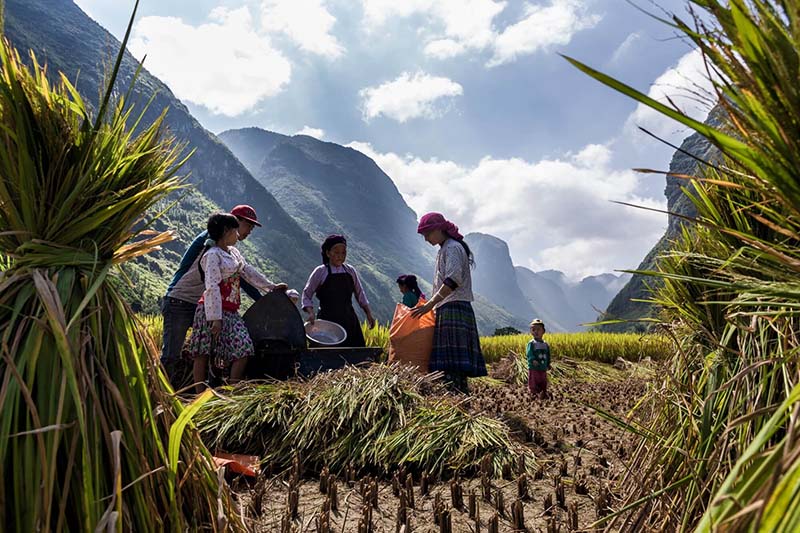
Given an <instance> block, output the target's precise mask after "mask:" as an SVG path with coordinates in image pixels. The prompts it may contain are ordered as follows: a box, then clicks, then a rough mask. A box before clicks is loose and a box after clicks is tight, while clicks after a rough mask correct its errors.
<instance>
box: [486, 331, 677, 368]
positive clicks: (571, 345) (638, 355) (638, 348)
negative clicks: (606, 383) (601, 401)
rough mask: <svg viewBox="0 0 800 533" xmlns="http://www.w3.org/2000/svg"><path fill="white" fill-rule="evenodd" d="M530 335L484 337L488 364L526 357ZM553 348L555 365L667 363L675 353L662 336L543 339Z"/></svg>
mask: <svg viewBox="0 0 800 533" xmlns="http://www.w3.org/2000/svg"><path fill="white" fill-rule="evenodd" d="M530 340H531V336H530V335H525V334H522V335H499V336H496V337H481V349H482V350H483V356H484V357H485V358H486V362H487V363H494V362H496V361H498V360H499V359H501V358H502V357H505V356H506V355H508V354H509V353H510V352H514V353H518V354H524V353H525V346H526V345H527V343H528V341H530ZM544 340H545V341H546V342H547V343H548V344H549V345H550V351H551V353H552V356H553V361H556V360H558V359H564V358H569V359H579V360H586V361H599V362H601V363H614V362H615V361H616V360H617V358H618V357H622V358H623V359H626V360H628V361H640V360H643V359H647V358H648V357H649V358H650V359H652V360H654V361H660V360H664V359H667V358H668V357H670V356H672V354H673V353H674V348H673V345H672V342H671V341H670V339H669V338H668V337H666V336H663V335H656V334H647V335H639V334H635V333H599V332H581V333H550V334H547V335H545V336H544Z"/></svg>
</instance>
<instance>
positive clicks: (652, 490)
mask: <svg viewBox="0 0 800 533" xmlns="http://www.w3.org/2000/svg"><path fill="white" fill-rule="evenodd" d="M689 5H690V6H692V8H693V9H694V10H695V11H694V12H693V13H692V14H693V15H694V17H693V18H694V21H693V22H694V23H693V24H692V25H691V26H690V25H689V24H687V23H686V22H684V21H683V20H682V19H680V18H679V17H673V18H672V20H669V21H665V22H667V23H668V24H670V25H671V26H672V27H673V28H675V29H676V30H678V31H679V32H681V33H683V35H685V36H686V38H687V39H689V40H690V41H692V42H693V44H694V45H695V46H697V47H698V48H699V49H700V50H701V51H702V53H703V55H704V57H705V58H706V63H707V69H708V72H709V75H710V80H711V82H712V83H713V86H714V90H715V93H716V97H717V99H718V107H719V109H720V112H721V113H723V114H724V116H725V117H726V118H727V121H726V123H725V124H724V125H723V126H722V127H719V128H714V127H712V126H709V125H706V124H703V123H700V122H698V121H696V120H694V119H692V118H690V117H688V116H686V115H684V114H683V113H681V112H680V110H677V109H675V108H673V107H670V106H667V105H665V104H661V103H659V102H656V101H654V100H652V99H650V98H649V97H648V96H646V95H644V94H642V93H640V92H637V91H636V90H634V89H632V88H630V87H628V86H626V85H624V84H622V83H620V82H618V81H616V80H614V79H612V78H610V77H608V76H606V75H604V74H602V73H599V72H597V71H595V70H593V69H591V68H590V67H587V66H586V65H583V64H581V63H579V62H577V61H574V60H571V61H572V62H573V63H574V64H575V65H576V66H577V67H578V68H580V69H581V70H583V71H584V72H586V73H588V74H589V75H591V76H593V77H595V78H597V79H598V80H600V81H602V82H603V83H605V84H607V85H609V86H611V87H612V88H614V89H616V90H619V91H621V92H622V93H624V94H626V95H628V96H630V97H632V98H634V99H636V100H638V101H639V102H641V103H643V104H645V105H648V106H650V107H652V108H653V109H656V110H658V111H660V112H662V113H663V114H665V115H667V116H669V117H672V118H674V119H675V120H677V121H678V122H681V123H683V124H684V125H687V126H689V127H691V128H692V129H694V130H695V131H697V132H699V133H701V134H702V135H704V136H705V137H706V138H707V139H709V141H710V142H711V143H712V144H713V145H714V146H715V147H716V148H717V149H718V151H719V154H720V156H719V158H718V160H716V161H709V162H705V164H704V166H703V169H702V172H701V173H700V174H699V175H698V176H695V177H693V178H694V179H692V177H688V176H683V178H687V180H688V181H687V187H686V188H685V189H684V192H685V193H686V194H687V195H688V196H689V198H690V200H691V201H692V202H693V203H694V205H695V207H696V208H697V211H698V215H697V217H696V218H695V219H693V220H689V222H691V223H692V224H691V226H687V227H686V228H685V229H684V231H683V234H682V236H681V237H680V238H679V239H677V241H676V242H675V243H673V245H672V249H671V251H669V252H668V253H667V254H666V255H664V256H663V257H661V258H660V260H659V263H658V270H656V271H653V272H645V273H644V274H647V275H652V276H658V277H659V278H661V279H662V280H663V281H664V285H663V287H662V288H661V289H659V290H658V292H657V293H656V295H655V298H654V299H655V301H656V302H657V303H658V304H659V305H661V306H662V307H663V308H664V310H665V311H664V312H665V315H664V316H665V318H666V319H667V320H669V321H671V322H672V323H673V332H674V335H675V337H676V339H677V340H678V352H677V354H676V355H675V356H674V358H673V360H672V361H671V363H670V368H669V369H668V371H667V372H666V373H665V379H664V382H663V384H662V386H661V387H659V388H657V389H656V390H655V391H654V392H653V394H652V396H651V398H650V400H651V401H650V402H649V404H650V407H652V409H653V412H654V413H655V414H654V418H653V419H652V421H651V422H650V423H649V424H648V425H647V427H644V428H641V431H640V435H642V436H643V438H642V441H641V443H640V445H639V448H638V451H637V453H636V454H635V456H634V458H633V468H631V469H630V471H629V474H628V476H627V477H626V478H625V479H624V480H623V483H624V485H623V486H627V487H628V490H627V494H626V495H625V498H624V501H623V504H622V508H621V509H620V511H618V512H617V513H614V514H612V515H611V516H610V517H608V519H606V520H604V523H605V524H606V525H607V527H609V528H621V529H623V530H641V529H642V528H645V527H647V528H651V529H656V530H687V529H692V528H694V527H697V528H698V529H699V530H701V531H716V530H730V531H743V530H748V531H794V530H795V529H796V528H795V525H796V521H797V516H798V513H797V500H798V499H797V493H796V486H797V483H796V479H797V478H796V476H797V471H798V468H800V464H798V460H797V459H798V455H800V446H798V443H797V441H796V439H795V438H794V434H795V425H794V424H795V417H796V413H797V409H798V407H799V404H798V403H797V400H798V396H797V394H796V392H793V391H796V390H797V383H798V370H800V368H799V367H798V338H797V334H796V332H797V331H798V328H800V319H799V318H798V315H800V313H799V311H800V281H798V280H799V279H800V278H798V273H799V272H800V174H798V173H799V172H800V84H798V79H800V39H799V38H798V35H800V30H798V28H800V5H798V2H797V1H796V0H728V1H725V2H722V1H719V0H692V1H691V2H689ZM679 177H680V176H679Z"/></svg>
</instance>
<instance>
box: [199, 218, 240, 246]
mask: <svg viewBox="0 0 800 533" xmlns="http://www.w3.org/2000/svg"><path fill="white" fill-rule="evenodd" d="M206 229H207V230H208V238H209V239H212V240H214V241H215V242H216V243H217V244H218V245H220V246H232V245H234V244H236V241H238V240H239V233H238V230H239V219H237V218H236V217H235V216H233V215H231V214H230V213H214V214H213V215H211V216H210V217H208V224H206Z"/></svg>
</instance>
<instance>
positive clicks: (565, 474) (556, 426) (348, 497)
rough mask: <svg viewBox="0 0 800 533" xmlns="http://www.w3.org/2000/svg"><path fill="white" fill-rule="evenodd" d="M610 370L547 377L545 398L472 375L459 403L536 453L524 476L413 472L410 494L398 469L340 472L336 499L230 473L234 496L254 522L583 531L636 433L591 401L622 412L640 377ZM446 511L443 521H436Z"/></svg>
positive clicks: (259, 525) (316, 486) (279, 480)
mask: <svg viewBox="0 0 800 533" xmlns="http://www.w3.org/2000/svg"><path fill="white" fill-rule="evenodd" d="M609 370H613V369H611V368H609ZM496 377H503V376H496ZM614 377H615V380H614V381H608V382H603V381H597V380H593V381H592V382H586V381H573V382H567V383H564V382H560V383H557V384H553V383H551V388H550V392H551V398H550V399H546V400H539V399H534V398H532V397H531V396H530V395H528V393H527V392H526V391H525V389H524V387H521V386H516V385H510V384H508V383H507V382H504V381H501V380H496V379H495V380H492V379H487V380H471V383H470V387H471V396H470V397H469V398H468V399H465V400H464V402H465V403H464V405H465V406H466V407H467V408H468V409H470V410H471V411H473V412H476V413H482V414H486V415H490V416H493V417H497V418H499V419H501V420H504V421H506V422H507V423H508V424H509V426H510V427H511V428H512V430H513V431H514V438H515V439H517V441H518V442H520V443H523V444H524V445H525V446H528V447H530V449H531V450H532V451H533V453H534V454H535V457H536V464H534V465H525V466H526V467H527V472H528V474H526V475H524V476H520V474H519V471H520V470H519V468H522V465H520V466H519V467H518V469H516V470H517V471H514V472H506V473H505V475H504V478H503V479H488V477H485V476H484V477H483V479H481V476H480V474H477V475H475V474H473V475H472V476H471V479H458V480H430V481H429V483H428V486H427V487H426V488H423V487H422V486H421V480H420V479H419V478H418V477H412V479H411V487H412V491H413V500H414V501H413V502H410V501H408V500H409V498H408V496H407V495H408V494H409V493H408V491H407V490H404V489H403V488H401V487H405V486H406V484H405V483H404V482H403V480H402V479H401V478H398V481H395V482H392V481H389V480H372V479H371V478H365V479H358V480H353V481H351V482H350V483H346V482H343V481H341V480H340V481H337V482H336V490H335V492H336V496H335V498H334V500H335V502H334V501H332V499H331V497H330V496H329V495H328V494H330V492H331V490H330V489H327V492H328V494H323V493H322V492H321V491H320V480H319V479H309V480H306V481H303V482H301V483H300V484H299V490H298V491H297V494H296V495H295V494H292V495H290V494H289V484H288V483H287V481H286V476H276V477H272V478H264V479H262V481H261V482H260V483H259V484H258V485H257V486H252V484H251V485H250V486H247V485H245V484H243V483H242V482H241V480H239V482H238V483H237V482H234V489H235V490H236V491H237V497H238V500H239V505H240V506H241V508H242V510H243V514H245V515H246V516H248V518H247V521H248V523H249V525H250V527H252V528H253V530H254V531H270V532H271V531H279V532H281V531H309V532H315V531H336V532H339V531H346V532H350V531H352V532H360V531H365V532H366V531H375V532H393V533H397V532H399V531H401V529H402V525H405V526H406V528H405V531H406V532H411V531H419V532H440V531H446V530H448V531H454V532H462V531H463V532H469V531H519V529H515V525H517V526H519V525H520V524H521V523H524V527H525V530H527V531H531V532H535V531H542V532H550V531H563V532H566V531H574V530H583V531H590V530H591V529H589V528H590V526H591V524H592V523H594V522H595V521H596V520H597V519H598V518H599V517H601V516H602V515H604V514H605V513H608V509H609V508H610V506H613V505H614V503H615V500H614V494H613V489H614V487H615V483H614V481H615V480H617V479H619V477H620V476H621V475H623V474H624V473H625V471H626V468H627V467H626V460H627V459H628V458H629V457H630V456H631V454H632V451H633V448H632V447H633V446H634V440H633V439H632V438H631V436H630V435H629V434H627V433H625V432H624V431H622V430H621V429H619V428H618V427H617V426H615V425H614V424H612V423H610V422H608V421H607V420H606V419H604V418H603V417H601V416H600V415H598V414H597V412H596V411H595V410H593V409H591V408H590V407H588V405H592V406H597V407H600V408H602V409H604V410H606V411H608V412H610V413H614V414H616V415H623V416H624V415H625V413H626V412H627V411H628V410H629V409H630V408H631V407H632V406H633V404H634V403H635V401H636V400H637V399H638V398H640V397H641V395H642V393H643V392H644V389H645V386H646V381H645V380H644V379H642V378H641V377H632V376H631V375H628V374H624V375H623V379H619V378H620V372H619V371H616V372H614ZM401 475H402V476H403V478H407V474H404V473H401ZM520 478H522V479H520ZM373 484H374V486H373ZM423 492H424V493H423ZM290 496H291V498H296V499H297V514H296V515H295V516H294V517H291V516H290V515H289V514H288V509H289V500H290ZM334 503H335V505H334ZM412 503H413V505H412ZM376 504H377V505H376ZM334 506H335V507H336V508H335V509H330V507H334ZM520 513H521V516H522V521H520V518H519V516H520ZM448 520H449V525H450V528H449V529H447V528H446V526H445V527H444V528H443V527H442V525H441V523H442V522H443V521H448ZM495 522H496V529H494V523H495ZM367 523H369V524H370V525H371V526H370V529H366V524H367ZM326 525H327V527H328V528H329V529H326V528H325V527H326Z"/></svg>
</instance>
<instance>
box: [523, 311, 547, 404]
mask: <svg viewBox="0 0 800 533" xmlns="http://www.w3.org/2000/svg"><path fill="white" fill-rule="evenodd" d="M544 333H545V328H544V322H542V321H541V320H539V319H538V318H535V319H533V321H531V335H533V339H531V340H530V341H529V342H528V346H527V348H526V350H525V353H526V354H527V356H528V390H529V391H531V394H533V395H536V396H538V397H539V398H540V399H542V400H544V399H545V398H547V371H548V370H550V345H549V344H547V343H546V342H544V339H543V338H544Z"/></svg>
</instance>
